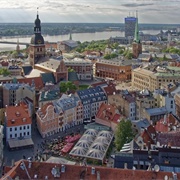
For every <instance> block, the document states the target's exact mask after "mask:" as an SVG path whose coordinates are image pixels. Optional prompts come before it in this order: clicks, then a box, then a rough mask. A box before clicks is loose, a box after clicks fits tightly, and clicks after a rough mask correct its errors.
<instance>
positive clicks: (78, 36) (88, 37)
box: [0, 30, 159, 51]
mask: <svg viewBox="0 0 180 180" xmlns="http://www.w3.org/2000/svg"><path fill="white" fill-rule="evenodd" d="M143 33H145V34H146V33H148V34H152V35H155V34H157V33H159V30H146V31H143ZM69 36H70V35H69V34H67V35H56V36H49V35H43V37H44V40H45V41H49V42H57V41H63V40H68V39H69ZM116 36H120V37H123V36H124V32H123V31H104V32H95V33H74V34H72V39H73V40H75V41H80V42H85V41H92V40H94V41H96V40H105V39H109V38H110V37H116ZM18 39H19V42H25V43H29V42H30V39H31V36H17V37H2V38H1V39H0V41H9V42H17V41H18ZM20 48H21V49H24V48H25V46H23V45H20ZM15 49H16V45H15V44H0V51H7V50H15Z"/></svg>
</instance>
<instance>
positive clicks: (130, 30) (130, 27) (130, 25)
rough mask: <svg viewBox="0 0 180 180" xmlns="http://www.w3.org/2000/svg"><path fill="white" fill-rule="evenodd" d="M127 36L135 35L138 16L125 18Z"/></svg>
mask: <svg viewBox="0 0 180 180" xmlns="http://www.w3.org/2000/svg"><path fill="white" fill-rule="evenodd" d="M124 20H125V37H132V38H133V37H134V31H135V25H136V17H133V16H128V17H126V18H125V19H124Z"/></svg>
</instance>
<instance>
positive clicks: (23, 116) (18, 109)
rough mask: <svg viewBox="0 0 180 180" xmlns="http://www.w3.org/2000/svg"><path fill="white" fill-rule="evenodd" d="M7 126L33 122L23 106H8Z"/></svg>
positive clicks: (6, 109) (6, 110)
mask: <svg viewBox="0 0 180 180" xmlns="http://www.w3.org/2000/svg"><path fill="white" fill-rule="evenodd" d="M5 112H6V120H7V127H12V126H21V125H26V124H31V123H32V121H31V118H30V117H29V114H28V113H27V111H26V109H25V108H24V107H23V106H7V107H6V108H5Z"/></svg>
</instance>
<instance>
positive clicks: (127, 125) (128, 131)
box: [115, 119, 135, 151]
mask: <svg viewBox="0 0 180 180" xmlns="http://www.w3.org/2000/svg"><path fill="white" fill-rule="evenodd" d="M134 136H135V135H134V133H133V130H132V123H131V121H129V120H124V119H123V120H121V121H120V123H119V124H118V125H117V129H116V132H115V145H116V149H117V150H118V151H119V150H120V149H121V148H122V147H123V145H124V144H125V143H129V142H130V141H131V140H132V139H133V138H134Z"/></svg>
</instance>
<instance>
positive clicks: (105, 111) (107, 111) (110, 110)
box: [96, 103, 121, 123]
mask: <svg viewBox="0 0 180 180" xmlns="http://www.w3.org/2000/svg"><path fill="white" fill-rule="evenodd" d="M116 110H117V109H116V108H115V107H114V106H113V105H111V104H105V103H102V104H101V106H100V108H99V110H98V112H97V115H96V117H97V118H99V119H102V120H108V121H113V122H116V123H118V122H117V120H118V119H119V118H120V116H121V115H120V114H117V113H116Z"/></svg>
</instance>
